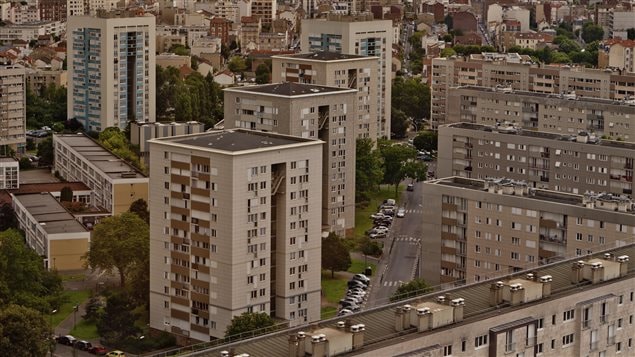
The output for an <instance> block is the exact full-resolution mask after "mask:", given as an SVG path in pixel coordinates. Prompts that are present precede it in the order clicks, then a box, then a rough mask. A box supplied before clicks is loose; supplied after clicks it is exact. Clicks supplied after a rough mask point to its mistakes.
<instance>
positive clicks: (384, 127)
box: [300, 14, 393, 138]
mask: <svg viewBox="0 0 635 357" xmlns="http://www.w3.org/2000/svg"><path fill="white" fill-rule="evenodd" d="M300 35H301V38H300V44H301V46H302V52H303V53H309V52H317V51H327V52H336V53H344V54H349V55H361V56H375V57H377V58H378V62H377V75H376V77H377V95H376V96H375V97H371V98H370V99H374V100H375V101H376V103H375V105H376V107H377V118H378V121H377V129H376V131H377V136H378V137H387V138H390V108H391V106H390V103H391V84H392V75H391V73H392V44H393V27H392V21H390V20H374V19H373V16H372V14H370V15H367V14H364V15H357V16H342V15H329V17H328V19H326V20H324V19H312V20H304V21H302V32H301V34H300Z"/></svg>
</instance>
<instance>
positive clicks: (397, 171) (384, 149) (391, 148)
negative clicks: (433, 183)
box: [379, 142, 427, 197]
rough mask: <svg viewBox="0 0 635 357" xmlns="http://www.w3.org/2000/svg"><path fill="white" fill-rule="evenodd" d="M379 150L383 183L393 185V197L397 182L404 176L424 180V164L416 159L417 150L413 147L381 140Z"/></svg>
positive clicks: (396, 191) (397, 188) (397, 186)
mask: <svg viewBox="0 0 635 357" xmlns="http://www.w3.org/2000/svg"><path fill="white" fill-rule="evenodd" d="M379 151H380V152H381V156H382V158H383V167H384V183H387V184H390V185H395V197H396V196H397V193H398V190H399V183H400V182H401V181H402V180H403V179H405V178H406V177H410V178H412V179H415V180H419V181H421V180H425V175H426V171H427V170H426V165H425V164H424V163H422V162H421V161H418V160H416V157H417V151H416V150H415V149H414V148H412V147H408V146H405V145H392V144H391V143H390V142H382V143H381V144H380V146H379Z"/></svg>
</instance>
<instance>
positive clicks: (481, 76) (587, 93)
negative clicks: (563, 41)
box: [430, 53, 635, 129]
mask: <svg viewBox="0 0 635 357" xmlns="http://www.w3.org/2000/svg"><path fill="white" fill-rule="evenodd" d="M459 86H482V87H491V88H494V87H496V86H502V87H510V88H511V89H513V90H521V91H530V92H537V93H544V94H569V93H572V92H573V93H575V95H576V96H578V97H584V98H600V99H612V100H624V99H628V98H635V74H630V73H623V72H619V71H615V72H613V71H610V70H609V71H607V70H598V69H587V68H582V67H570V66H547V65H542V64H534V63H532V62H531V59H530V58H528V57H527V56H520V55H518V54H516V53H507V54H498V53H482V54H477V55H471V56H470V57H469V58H468V59H464V58H463V57H461V58H435V59H433V60H432V81H431V86H430V90H431V93H432V98H431V114H430V119H431V125H432V127H433V128H434V129H436V128H437V127H438V126H439V125H442V124H444V123H445V122H446V120H447V116H448V111H449V109H450V108H451V107H452V106H453V103H452V102H450V99H449V93H450V89H451V88H453V87H459Z"/></svg>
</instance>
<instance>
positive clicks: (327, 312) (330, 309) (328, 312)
mask: <svg viewBox="0 0 635 357" xmlns="http://www.w3.org/2000/svg"><path fill="white" fill-rule="evenodd" d="M336 314H337V307H335V306H323V307H322V309H321V310H320V318H321V319H328V318H331V317H333V316H335V315H336Z"/></svg>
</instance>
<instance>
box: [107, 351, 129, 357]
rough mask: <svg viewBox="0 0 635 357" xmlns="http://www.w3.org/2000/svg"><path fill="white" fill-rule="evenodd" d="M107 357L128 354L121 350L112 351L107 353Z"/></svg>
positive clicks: (118, 356)
mask: <svg viewBox="0 0 635 357" xmlns="http://www.w3.org/2000/svg"><path fill="white" fill-rule="evenodd" d="M106 357H126V354H125V353H123V352H121V351H112V352H108V353H106Z"/></svg>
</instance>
